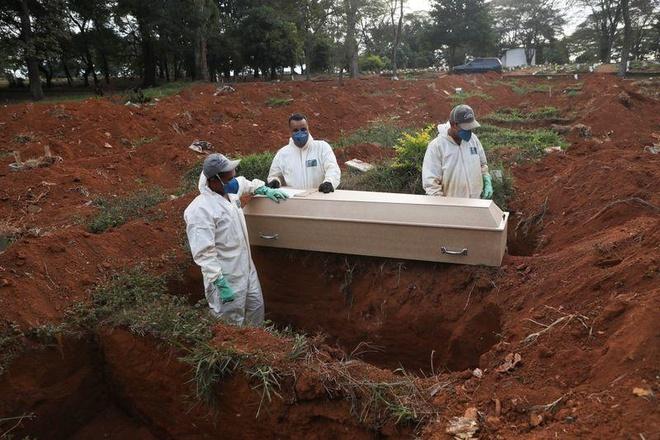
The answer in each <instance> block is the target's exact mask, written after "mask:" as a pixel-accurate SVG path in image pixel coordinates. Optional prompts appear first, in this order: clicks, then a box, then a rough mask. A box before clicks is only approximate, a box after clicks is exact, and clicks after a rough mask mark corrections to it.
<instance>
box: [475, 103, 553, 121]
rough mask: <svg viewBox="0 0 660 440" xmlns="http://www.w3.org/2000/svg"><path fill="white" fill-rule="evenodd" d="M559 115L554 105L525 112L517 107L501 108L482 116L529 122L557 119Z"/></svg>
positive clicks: (492, 119)
mask: <svg viewBox="0 0 660 440" xmlns="http://www.w3.org/2000/svg"><path fill="white" fill-rule="evenodd" d="M560 116H561V115H560V114H559V110H558V109H557V108H556V107H552V106H545V107H541V108H538V109H536V110H532V111H529V112H525V111H523V110H520V109H517V108H502V109H499V110H497V111H495V112H493V113H491V114H489V115H486V116H485V117H484V119H485V120H489V121H495V122H530V121H540V120H544V119H557V118H559V117H560Z"/></svg>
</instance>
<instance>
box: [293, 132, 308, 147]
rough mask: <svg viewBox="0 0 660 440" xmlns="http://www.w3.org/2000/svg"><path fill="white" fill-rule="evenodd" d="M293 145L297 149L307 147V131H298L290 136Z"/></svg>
mask: <svg viewBox="0 0 660 440" xmlns="http://www.w3.org/2000/svg"><path fill="white" fill-rule="evenodd" d="M291 138H292V139H293V143H294V144H296V146H297V147H298V148H302V147H304V146H305V145H307V140H308V139H309V133H308V132H307V130H304V131H303V130H298V131H296V132H295V133H293V135H292V136H291Z"/></svg>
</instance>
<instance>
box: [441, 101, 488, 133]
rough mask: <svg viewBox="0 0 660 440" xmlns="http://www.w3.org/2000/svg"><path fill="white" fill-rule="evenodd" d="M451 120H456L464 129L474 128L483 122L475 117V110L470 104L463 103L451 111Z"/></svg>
mask: <svg viewBox="0 0 660 440" xmlns="http://www.w3.org/2000/svg"><path fill="white" fill-rule="evenodd" d="M449 121H450V122H456V123H457V124H458V126H459V127H460V128H462V129H463V130H472V129H473V128H477V127H480V126H481V124H479V123H478V122H477V120H476V119H475V118H474V110H472V107H470V106H469V105H465V104H461V105H457V106H456V107H454V108H453V109H452V111H451V113H449Z"/></svg>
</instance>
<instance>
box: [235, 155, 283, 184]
mask: <svg viewBox="0 0 660 440" xmlns="http://www.w3.org/2000/svg"><path fill="white" fill-rule="evenodd" d="M274 158H275V153H273V152H271V151H266V152H263V153H257V154H251V155H249V156H244V157H241V158H240V159H241V163H240V165H239V166H238V168H237V169H236V175H238V176H243V177H245V178H246V179H250V180H252V179H260V180H263V181H265V180H266V178H267V177H268V172H269V171H270V165H271V164H272V163H273V159H274Z"/></svg>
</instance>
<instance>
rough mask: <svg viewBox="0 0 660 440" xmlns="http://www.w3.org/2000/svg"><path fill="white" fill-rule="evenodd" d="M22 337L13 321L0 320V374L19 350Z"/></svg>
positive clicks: (21, 344)
mask: <svg viewBox="0 0 660 440" xmlns="http://www.w3.org/2000/svg"><path fill="white" fill-rule="evenodd" d="M24 337H25V335H24V334H23V332H22V331H21V329H20V327H19V326H18V324H16V323H15V322H12V321H3V322H0V376H2V375H3V374H4V373H5V372H6V370H7V368H8V367H9V364H10V363H11V361H12V360H13V359H14V358H15V357H16V355H17V354H18V353H19V352H20V351H21V349H22V347H23V338H24Z"/></svg>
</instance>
